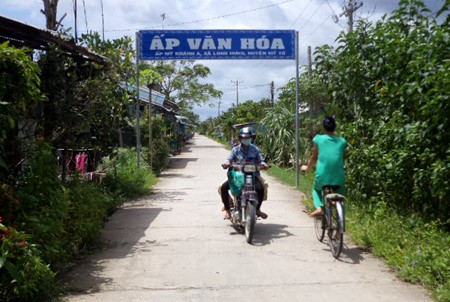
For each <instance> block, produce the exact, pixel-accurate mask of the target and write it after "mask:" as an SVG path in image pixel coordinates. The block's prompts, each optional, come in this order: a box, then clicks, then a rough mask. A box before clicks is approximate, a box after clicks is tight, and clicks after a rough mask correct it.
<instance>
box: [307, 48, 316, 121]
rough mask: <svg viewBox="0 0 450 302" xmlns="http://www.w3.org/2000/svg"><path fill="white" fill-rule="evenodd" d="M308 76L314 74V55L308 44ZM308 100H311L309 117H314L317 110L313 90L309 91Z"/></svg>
mask: <svg viewBox="0 0 450 302" xmlns="http://www.w3.org/2000/svg"><path fill="white" fill-rule="evenodd" d="M308 76H309V77H310V78H311V76H312V56H311V46H308ZM308 99H309V100H308V102H309V117H310V118H313V116H314V113H315V110H314V104H313V101H312V98H311V91H310V90H309V93H308Z"/></svg>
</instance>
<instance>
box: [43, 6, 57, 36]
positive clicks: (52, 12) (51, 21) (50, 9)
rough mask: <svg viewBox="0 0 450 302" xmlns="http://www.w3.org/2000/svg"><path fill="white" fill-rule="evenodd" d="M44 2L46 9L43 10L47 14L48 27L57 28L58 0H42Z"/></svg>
mask: <svg viewBox="0 0 450 302" xmlns="http://www.w3.org/2000/svg"><path fill="white" fill-rule="evenodd" d="M42 2H44V10H43V11H42V10H41V12H42V13H43V14H44V15H45V20H46V25H47V29H50V30H57V29H58V22H57V21H56V11H57V8H58V0H42Z"/></svg>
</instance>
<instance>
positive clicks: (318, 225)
mask: <svg viewBox="0 0 450 302" xmlns="http://www.w3.org/2000/svg"><path fill="white" fill-rule="evenodd" d="M314 229H315V231H316V237H317V240H319V241H320V242H322V241H323V238H324V237H325V215H323V214H322V215H320V216H317V217H314Z"/></svg>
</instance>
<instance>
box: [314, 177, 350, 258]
mask: <svg viewBox="0 0 450 302" xmlns="http://www.w3.org/2000/svg"><path fill="white" fill-rule="evenodd" d="M338 188H339V186H331V185H327V186H323V190H322V202H323V205H324V207H323V210H322V215H321V217H320V218H319V219H315V220H314V224H315V230H316V236H317V239H318V240H319V241H321V242H322V240H323V238H324V236H325V232H326V233H327V235H328V244H329V245H330V249H331V253H332V255H333V256H334V257H335V258H338V257H339V255H340V253H341V251H342V247H343V242H344V232H345V213H344V202H345V196H343V195H341V194H337V193H333V190H337V189H338Z"/></svg>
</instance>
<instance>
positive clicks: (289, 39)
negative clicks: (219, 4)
mask: <svg viewBox="0 0 450 302" xmlns="http://www.w3.org/2000/svg"><path fill="white" fill-rule="evenodd" d="M139 38H140V44H139V45H140V49H139V52H138V55H139V58H140V59H141V60H249V59H255V60H293V59H295V55H296V52H295V31H293V30H143V31H139Z"/></svg>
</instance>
